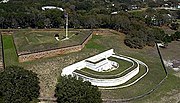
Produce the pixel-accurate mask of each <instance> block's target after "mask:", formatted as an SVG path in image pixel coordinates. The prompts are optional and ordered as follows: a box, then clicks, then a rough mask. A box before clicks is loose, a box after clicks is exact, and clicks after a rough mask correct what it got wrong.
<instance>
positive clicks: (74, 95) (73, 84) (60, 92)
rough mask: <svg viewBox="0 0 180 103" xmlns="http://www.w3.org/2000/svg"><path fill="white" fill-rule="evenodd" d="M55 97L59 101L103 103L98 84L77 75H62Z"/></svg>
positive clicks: (59, 102)
mask: <svg viewBox="0 0 180 103" xmlns="http://www.w3.org/2000/svg"><path fill="white" fill-rule="evenodd" d="M55 97H57V102H58V103H101V102H102V100H101V92H100V91H99V90H98V87H97V86H93V85H91V83H90V82H88V81H84V82H83V80H82V79H78V80H77V79H76V78H75V77H71V76H65V77H60V79H59V82H58V84H57V85H56V90H55Z"/></svg>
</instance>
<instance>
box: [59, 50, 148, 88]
mask: <svg viewBox="0 0 180 103" xmlns="http://www.w3.org/2000/svg"><path fill="white" fill-rule="evenodd" d="M101 54H103V53H101ZM113 54H114V52H113V50H111V52H106V53H105V55H106V56H108V57H110V56H112V57H115V58H118V59H121V60H125V61H128V62H131V63H132V64H133V65H132V66H131V67H129V68H127V70H129V69H131V68H132V67H133V66H134V64H135V63H136V64H137V66H136V67H135V69H134V70H132V71H130V72H129V73H127V74H125V75H124V76H122V77H117V78H113V79H97V78H92V77H87V76H85V75H83V74H79V73H76V72H73V71H75V70H80V69H82V68H85V67H86V66H87V64H86V62H85V60H83V61H80V62H78V63H75V64H73V65H70V66H68V67H66V68H64V69H63V70H62V74H61V75H62V76H64V75H76V76H79V77H82V78H84V80H86V81H90V82H91V83H92V84H93V85H97V86H117V85H121V84H123V83H126V82H127V81H128V80H130V79H131V78H133V77H134V76H135V75H137V74H138V73H139V64H142V65H146V64H144V63H143V62H141V61H139V60H137V59H134V58H131V57H127V56H122V55H120V56H117V55H113ZM98 56H100V57H102V55H98ZM98 56H96V57H98ZM88 59H89V58H88ZM91 59H96V58H94V57H93V58H91ZM125 71H126V70H125ZM123 72H124V71H123ZM121 73H122V72H121Z"/></svg>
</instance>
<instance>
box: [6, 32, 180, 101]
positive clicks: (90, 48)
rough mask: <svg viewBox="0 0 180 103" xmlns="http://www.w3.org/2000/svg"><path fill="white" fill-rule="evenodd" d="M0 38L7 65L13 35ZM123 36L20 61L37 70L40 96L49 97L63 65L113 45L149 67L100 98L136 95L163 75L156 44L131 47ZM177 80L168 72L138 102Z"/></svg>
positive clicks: (13, 58)
mask: <svg viewBox="0 0 180 103" xmlns="http://www.w3.org/2000/svg"><path fill="white" fill-rule="evenodd" d="M3 39H4V40H3V42H4V47H5V48H4V49H5V50H4V51H5V63H6V65H11V64H14V65H17V64H18V62H17V56H16V54H15V49H14V46H13V44H12V36H3ZM123 39H124V35H122V34H121V35H117V34H116V35H115V34H112V35H102V36H101V35H99V36H94V37H93V38H92V40H90V42H89V43H88V44H87V45H86V47H85V48H84V49H83V50H82V51H80V52H77V53H70V54H68V55H61V56H57V57H52V58H46V59H40V60H35V61H32V62H25V63H21V64H20V65H22V66H24V67H25V68H26V69H28V70H32V71H34V72H36V73H38V77H39V78H40V86H41V90H40V92H41V94H40V95H41V96H43V97H52V96H53V93H54V89H55V87H54V85H55V84H56V78H57V77H58V76H59V75H60V73H61V70H62V68H64V67H66V66H68V65H70V64H72V63H74V62H77V61H80V60H82V59H84V58H87V57H89V56H92V55H95V54H97V53H99V52H102V51H104V50H107V49H109V48H114V49H115V52H116V53H117V54H123V55H127V56H131V57H134V58H137V59H139V60H142V61H143V62H145V63H147V65H148V66H149V67H150V72H149V73H148V74H147V76H146V77H145V78H143V79H142V80H141V81H139V82H138V83H137V84H135V85H133V86H131V87H128V88H124V89H118V90H103V91H102V98H128V97H132V96H136V95H138V94H142V93H144V92H145V91H148V90H150V89H151V88H152V86H155V85H156V84H157V83H158V82H159V81H160V80H161V79H162V78H163V77H164V76H165V75H164V71H163V69H162V66H161V63H160V60H159V56H158V55H157V52H156V49H155V48H151V47H146V48H144V49H142V50H136V49H130V48H128V47H126V46H125V45H124V44H123ZM177 84H179V78H178V77H175V76H173V75H170V76H169V78H168V79H167V81H166V82H165V83H164V85H163V86H162V87H161V88H160V89H158V90H157V91H156V92H155V93H153V94H152V95H150V96H148V97H146V98H144V99H142V100H139V101H137V102H146V100H147V101H150V102H153V101H156V100H154V99H155V98H156V97H154V95H155V96H156V95H157V98H162V97H163V96H164V95H166V94H168V92H171V91H172V90H177V91H179V90H180V89H179V88H180V87H179V86H178V85H177ZM163 94H164V95H163Z"/></svg>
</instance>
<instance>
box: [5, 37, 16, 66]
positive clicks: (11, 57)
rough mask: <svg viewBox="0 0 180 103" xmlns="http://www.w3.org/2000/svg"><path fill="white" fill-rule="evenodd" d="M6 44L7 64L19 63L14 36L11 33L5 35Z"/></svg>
mask: <svg viewBox="0 0 180 103" xmlns="http://www.w3.org/2000/svg"><path fill="white" fill-rule="evenodd" d="M2 38H3V44H4V61H5V66H10V65H19V63H18V57H17V54H16V50H15V47H14V43H13V37H12V36H11V35H3V36H2Z"/></svg>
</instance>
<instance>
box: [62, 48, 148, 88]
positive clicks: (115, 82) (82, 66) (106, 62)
mask: <svg viewBox="0 0 180 103" xmlns="http://www.w3.org/2000/svg"><path fill="white" fill-rule="evenodd" d="M118 60H119V61H124V62H129V63H130V64H131V66H130V67H127V68H124V69H123V70H122V71H121V70H117V69H122V68H121V64H120V63H119V62H118ZM140 65H142V66H143V67H144V68H145V69H146V70H145V72H144V73H143V74H141V75H140V76H138V78H136V76H137V75H139V72H140V70H141V69H142V68H140V67H142V66H140ZM114 71H119V72H116V73H115V74H112V72H114ZM148 71H149V69H148V66H147V65H146V64H145V63H143V62H142V61H140V60H137V59H134V58H131V57H127V56H123V55H116V54H115V53H114V51H113V49H110V50H107V51H105V52H102V53H100V54H97V55H95V56H92V57H90V58H87V59H85V60H82V61H80V62H77V63H74V64H72V65H70V66H67V67H65V68H64V69H63V70H62V74H61V75H62V76H65V75H72V76H75V77H77V78H82V79H83V80H84V81H89V82H91V83H92V85H97V86H99V87H100V88H102V89H113V88H123V87H128V86H131V85H133V84H135V83H136V82H138V81H139V80H140V79H142V78H143V77H144V76H145V75H146V74H147V73H148ZM108 73H110V74H108ZM133 78H134V79H133ZM131 79H133V81H131V82H129V83H128V81H129V80H131Z"/></svg>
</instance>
